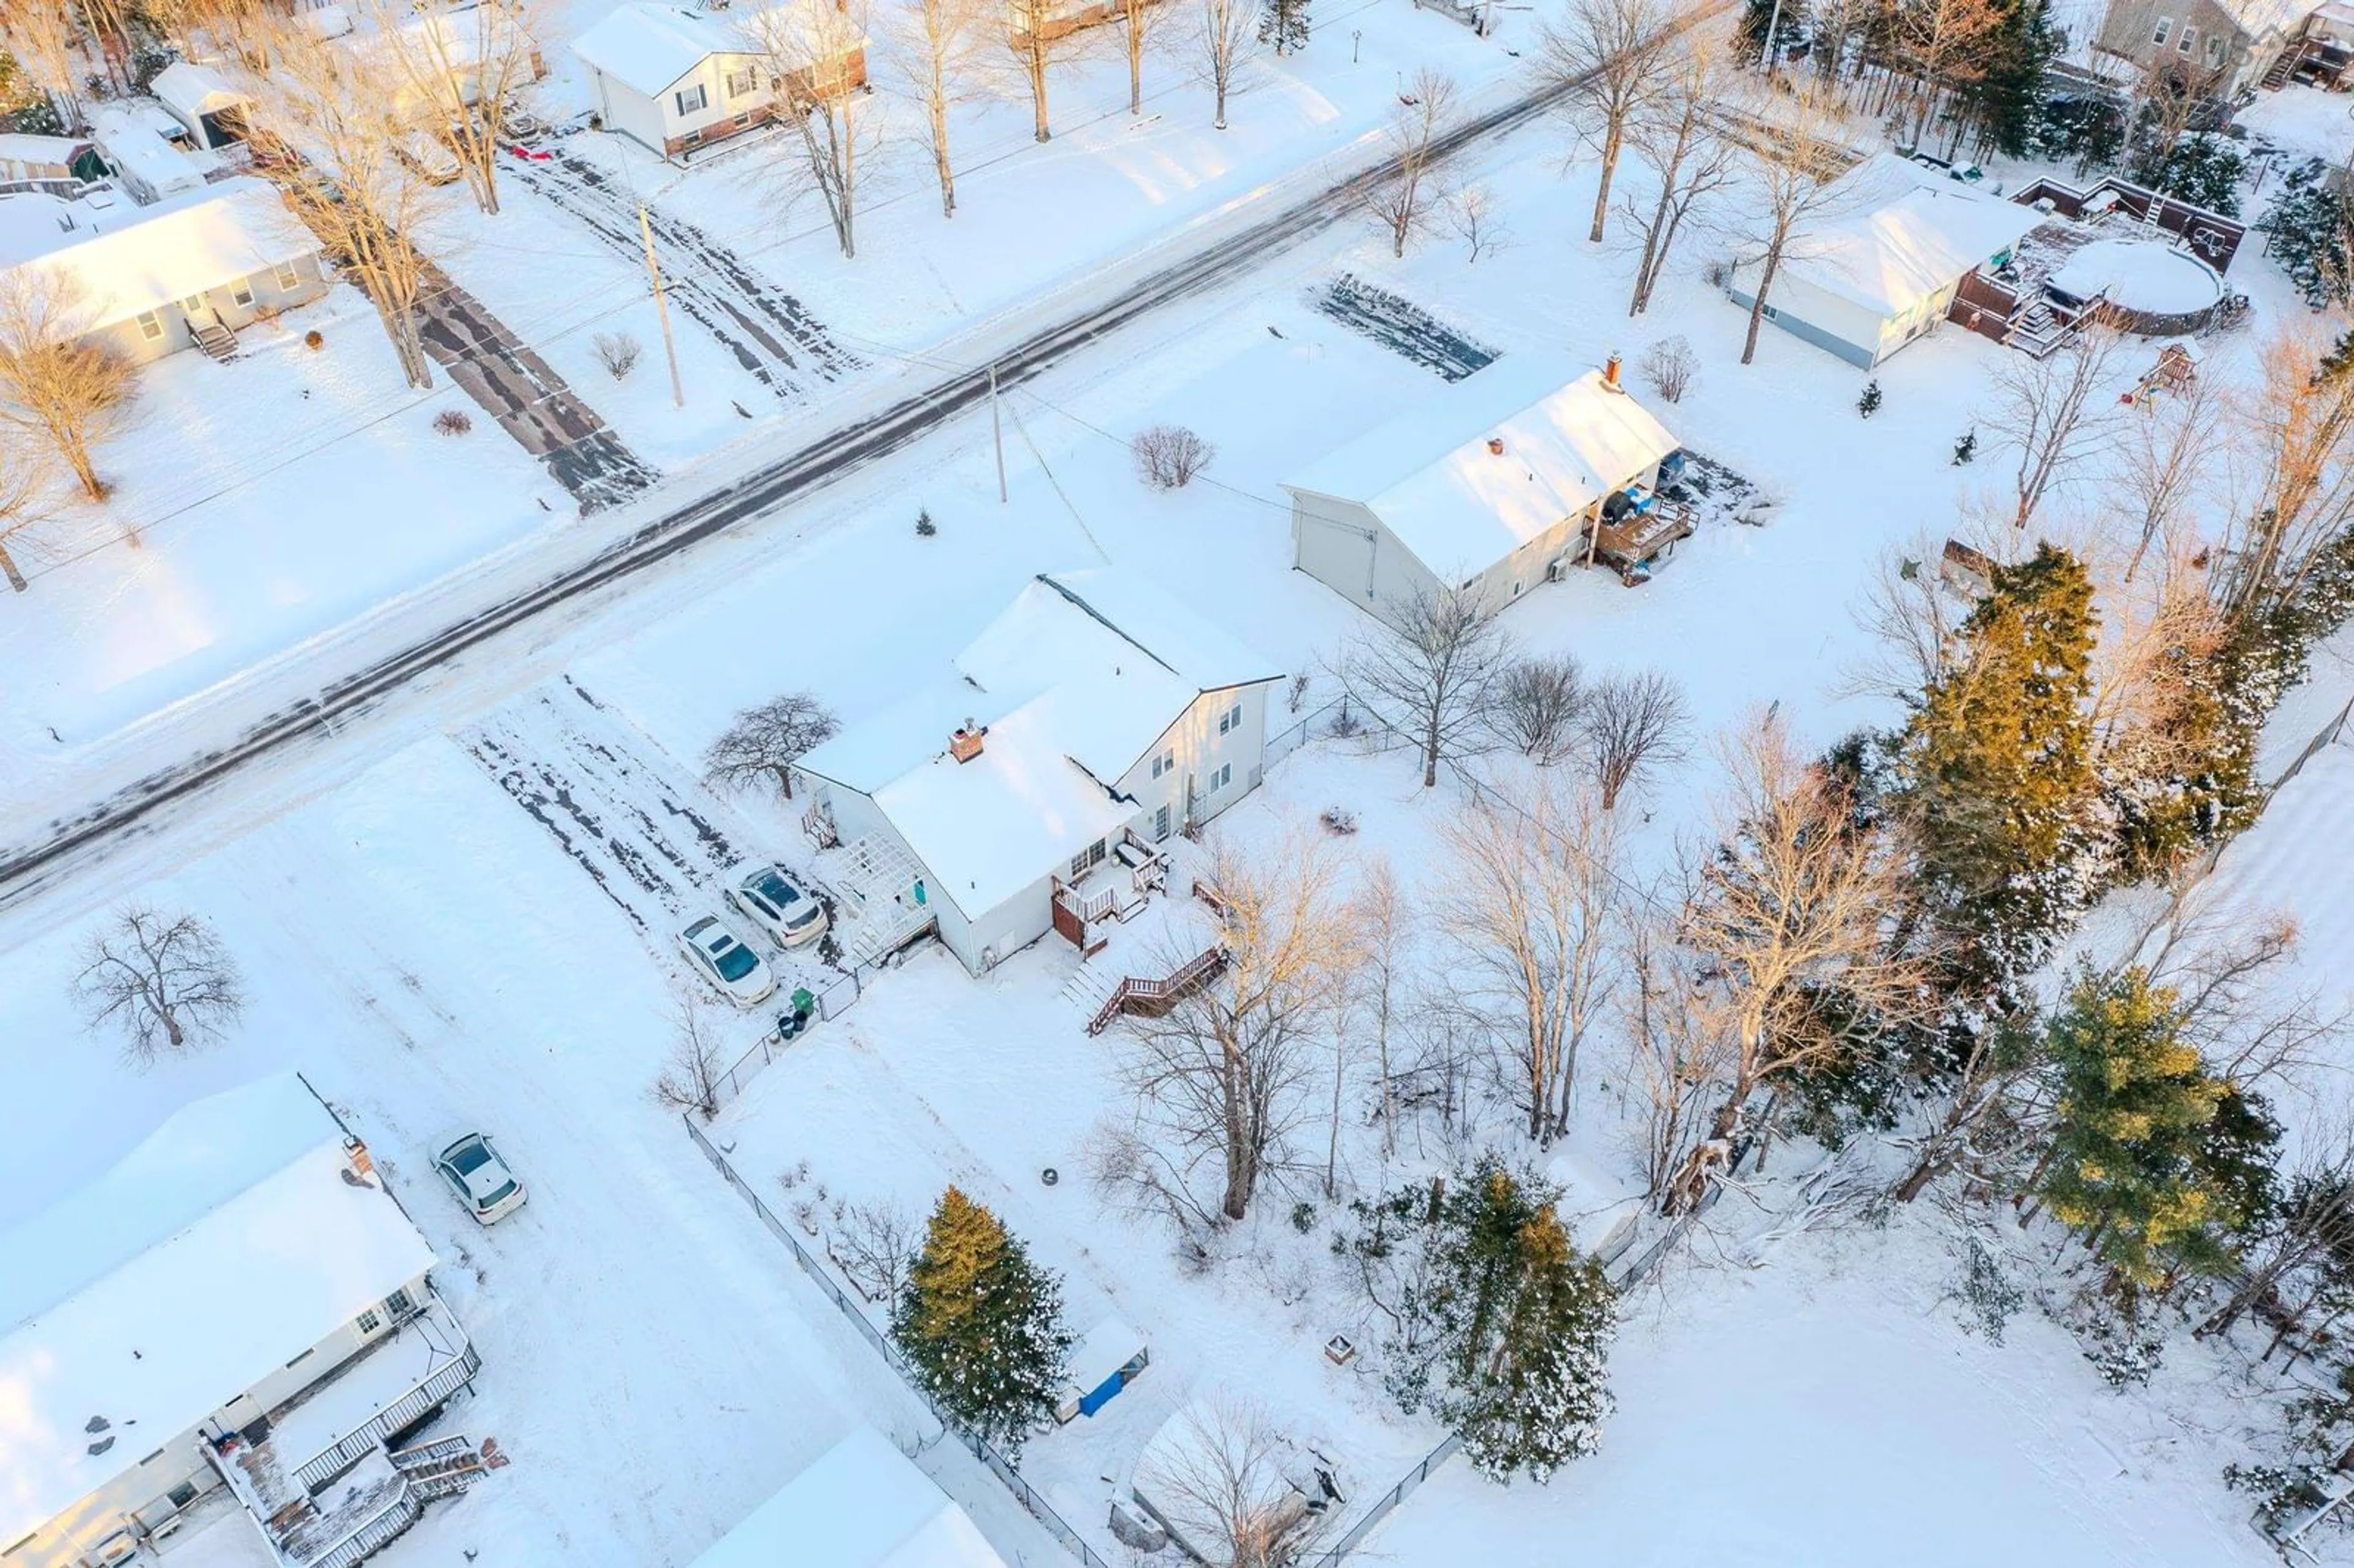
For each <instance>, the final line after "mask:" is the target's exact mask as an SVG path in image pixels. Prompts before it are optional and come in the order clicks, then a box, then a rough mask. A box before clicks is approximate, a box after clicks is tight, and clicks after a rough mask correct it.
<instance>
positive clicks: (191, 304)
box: [180, 294, 220, 332]
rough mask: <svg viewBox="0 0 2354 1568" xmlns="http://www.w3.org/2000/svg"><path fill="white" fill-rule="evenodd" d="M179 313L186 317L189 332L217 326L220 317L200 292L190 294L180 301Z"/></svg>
mask: <svg viewBox="0 0 2354 1568" xmlns="http://www.w3.org/2000/svg"><path fill="white" fill-rule="evenodd" d="M180 313H181V314H182V315H184V316H186V317H187V318H188V330H189V331H190V332H202V331H204V329H205V328H207V327H208V326H218V325H219V324H220V317H219V315H218V314H217V313H215V312H214V310H213V308H212V306H211V305H210V304H208V303H207V302H206V301H205V297H204V296H203V295H202V294H190V295H189V296H188V297H187V298H186V299H185V300H182V301H181V302H180Z"/></svg>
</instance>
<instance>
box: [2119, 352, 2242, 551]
mask: <svg viewBox="0 0 2354 1568" xmlns="http://www.w3.org/2000/svg"><path fill="white" fill-rule="evenodd" d="M2221 413H2222V410H2221V408H2220V407H2219V400H2218V399H2217V397H2216V396H2215V394H2214V392H2213V391H2212V390H2211V384H2210V383H2208V382H2205V381H2198V380H2194V381H2192V382H2191V383H2190V385H2189V386H2187V387H2181V388H2179V390H2175V391H2169V392H2165V393H2161V394H2158V396H2155V397H2144V398H2143V399H2142V400H2141V403H2140V406H2139V407H2137V408H2136V409H2135V410H2134V413H2133V415H2132V416H2131V417H2130V418H2126V420H2125V421H2124V424H2125V430H2124V433H2123V434H2122V436H2121V437H2120V439H2119V440H2117V441H2116V442H2115V449H2114V450H2115V457H2114V460H2113V461H2111V462H2110V463H2109V465H2108V467H2107V471H2106V472H2105V474H2104V476H2103V478H2104V484H2103V490H2104V493H2105V496H2106V498H2107V500H2108V503H2109V505H2110V508H2111V509H2112V510H2113V511H2115V513H2116V514H2118V516H2119V517H2121V518H2122V519H2124V520H2125V521H2126V523H2127V524H2129V525H2130V526H2131V528H2132V529H2133V531H2134V534H2135V540H2134V547H2133V555H2132V557H2131V558H2130V559H2129V560H2127V561H2126V569H2125V576H2126V581H2127V582H2131V581H2132V580H2133V578H2134V575H2135V574H2136V573H2137V572H2138V571H2139V570H2140V569H2141V563H2142V557H2143V556H2145V555H2146V554H2147V553H2148V550H2149V547H2150V545H2151V544H2152V543H2153V542H2154V541H2155V540H2156V539H2157V538H2158V535H2161V534H2164V533H2168V532H2169V531H2170V530H2172V529H2173V528H2175V527H2176V526H2177V525H2178V524H2184V523H2187V522H2189V521H2190V514H2191V511H2192V509H2193V508H2194V507H2195V505H2196V503H2197V502H2198V501H2199V499H2200V497H2201V495H2202V494H2203V493H2205V491H2206V490H2207V488H2208V481H2209V480H2210V479H2211V475H2210V474H2209V473H2208V471H2207V470H2208V468H2209V466H2210V465H2211V463H2212V461H2213V458H2214V453H2215V451H2216V450H2217V438H2218V435H2219V429H2218V427H2219V425H2220V423H2221Z"/></svg>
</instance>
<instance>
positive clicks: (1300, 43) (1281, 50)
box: [1258, 0, 1308, 56]
mask: <svg viewBox="0 0 2354 1568" xmlns="http://www.w3.org/2000/svg"><path fill="white" fill-rule="evenodd" d="M1258 41H1259V42H1260V43H1262V44H1273V45H1274V46H1275V52H1276V53H1277V54H1278V56H1281V55H1288V54H1298V53H1299V51H1300V50H1302V49H1304V48H1307V47H1308V0H1263V4H1262V7H1261V9H1260V11H1259V17H1258Z"/></svg>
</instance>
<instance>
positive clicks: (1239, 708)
mask: <svg viewBox="0 0 2354 1568" xmlns="http://www.w3.org/2000/svg"><path fill="white" fill-rule="evenodd" d="M1242 727H1243V705H1242V701H1241V699H1240V698H1236V699H1235V705H1234V706H1233V707H1230V708H1228V709H1227V710H1226V711H1225V713H1222V714H1220V715H1218V733H1219V734H1220V735H1229V734H1232V733H1233V732H1234V731H1235V730H1238V729H1240V728H1242Z"/></svg>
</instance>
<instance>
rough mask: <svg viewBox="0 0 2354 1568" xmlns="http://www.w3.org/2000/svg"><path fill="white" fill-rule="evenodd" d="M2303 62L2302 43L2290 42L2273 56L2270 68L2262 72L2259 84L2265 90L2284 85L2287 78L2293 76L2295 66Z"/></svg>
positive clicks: (2268, 90) (2271, 90)
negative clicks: (2261, 79) (2262, 78)
mask: <svg viewBox="0 0 2354 1568" xmlns="http://www.w3.org/2000/svg"><path fill="white" fill-rule="evenodd" d="M2304 63H2305V46H2304V45H2303V44H2302V43H2296V44H2290V45H2289V46H2287V47H2286V48H2283V49H2282V50H2281V52H2280V53H2279V54H2277V55H2275V56H2274V57H2273V63H2272V69H2269V70H2267V71H2265V72H2264V81H2263V82H2262V83H2261V85H2262V86H2263V88H2264V90H2265V91H2267V92H2273V91H2276V90H2279V89H2281V88H2284V87H2286V86H2287V85H2288V79H2289V78H2291V77H2293V76H2295V75H2296V68H2297V67H2298V66H2300V65H2302V64H2304Z"/></svg>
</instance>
